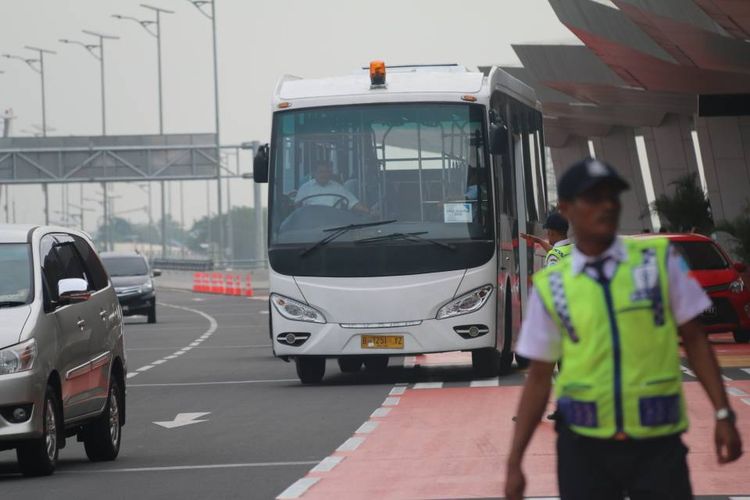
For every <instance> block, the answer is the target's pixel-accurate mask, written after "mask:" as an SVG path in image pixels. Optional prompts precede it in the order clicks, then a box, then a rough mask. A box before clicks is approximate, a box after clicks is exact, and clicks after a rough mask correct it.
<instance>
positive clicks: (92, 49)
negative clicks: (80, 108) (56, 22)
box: [60, 30, 120, 135]
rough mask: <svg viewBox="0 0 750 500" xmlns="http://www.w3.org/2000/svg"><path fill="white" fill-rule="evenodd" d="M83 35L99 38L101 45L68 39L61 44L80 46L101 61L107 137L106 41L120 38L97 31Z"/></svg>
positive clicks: (104, 126)
mask: <svg viewBox="0 0 750 500" xmlns="http://www.w3.org/2000/svg"><path fill="white" fill-rule="evenodd" d="M81 31H83V33H85V34H87V35H91V36H95V37H97V38H99V43H84V42H79V41H77V40H69V39H67V38H61V39H60V42H62V43H65V44H71V45H80V46H81V47H83V48H84V49H86V51H87V52H88V53H89V54H91V55H92V56H94V59H96V60H97V61H99V67H100V70H99V71H100V73H101V86H102V91H101V93H102V135H107V105H106V101H107V100H106V93H105V90H104V40H119V39H120V37H119V36H112V35H104V34H102V33H97V32H95V31H89V30H81Z"/></svg>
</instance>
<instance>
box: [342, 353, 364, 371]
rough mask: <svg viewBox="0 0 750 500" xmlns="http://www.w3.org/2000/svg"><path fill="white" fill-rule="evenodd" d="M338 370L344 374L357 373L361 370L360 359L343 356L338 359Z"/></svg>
mask: <svg viewBox="0 0 750 500" xmlns="http://www.w3.org/2000/svg"><path fill="white" fill-rule="evenodd" d="M339 368H341V371H342V372H344V373H354V372H358V371H359V369H360V368H362V358H360V357H358V356H345V357H341V358H339Z"/></svg>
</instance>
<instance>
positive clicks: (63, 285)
mask: <svg viewBox="0 0 750 500" xmlns="http://www.w3.org/2000/svg"><path fill="white" fill-rule="evenodd" d="M90 298H91V292H89V284H88V282H87V281H86V280H84V279H81V278H64V279H61V280H60V281H59V282H58V283H57V303H58V304H59V305H61V306H65V305H68V304H78V303H80V302H86V301H87V300H89V299H90Z"/></svg>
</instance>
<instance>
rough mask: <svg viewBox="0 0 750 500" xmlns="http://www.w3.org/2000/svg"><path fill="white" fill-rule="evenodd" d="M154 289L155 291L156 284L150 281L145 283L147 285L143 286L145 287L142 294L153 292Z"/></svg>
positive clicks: (142, 287)
mask: <svg viewBox="0 0 750 500" xmlns="http://www.w3.org/2000/svg"><path fill="white" fill-rule="evenodd" d="M153 289H154V282H153V281H151V280H148V281H147V282H145V283H144V284H143V285H142V286H141V292H142V293H145V292H150V291H151V290H153Z"/></svg>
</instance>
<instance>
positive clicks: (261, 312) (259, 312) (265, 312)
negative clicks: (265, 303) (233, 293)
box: [258, 311, 268, 314]
mask: <svg viewBox="0 0 750 500" xmlns="http://www.w3.org/2000/svg"><path fill="white" fill-rule="evenodd" d="M258 314H268V311H258Z"/></svg>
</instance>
